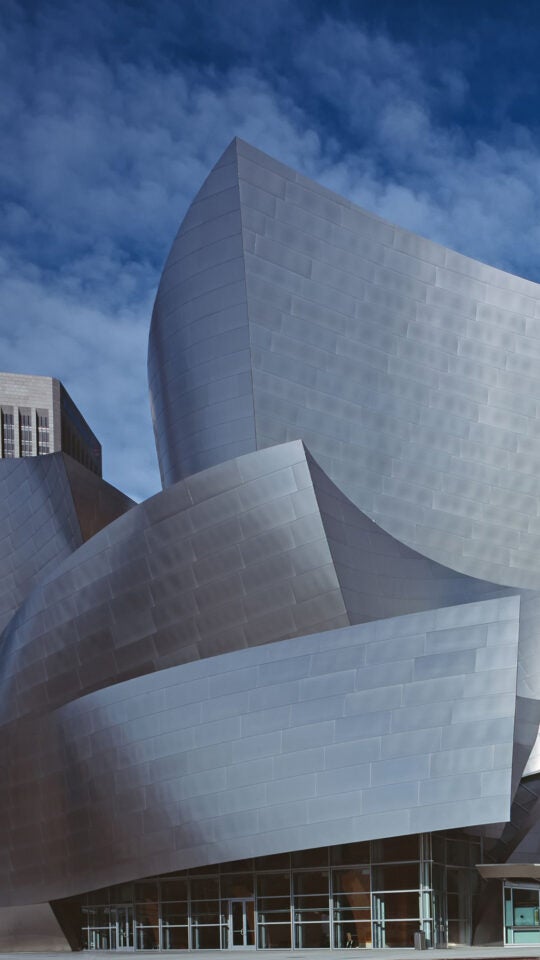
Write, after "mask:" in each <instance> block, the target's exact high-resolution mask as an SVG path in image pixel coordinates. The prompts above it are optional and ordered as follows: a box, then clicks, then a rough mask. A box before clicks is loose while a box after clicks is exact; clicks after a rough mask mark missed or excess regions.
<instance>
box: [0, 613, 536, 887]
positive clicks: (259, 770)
mask: <svg viewBox="0 0 540 960" xmlns="http://www.w3.org/2000/svg"><path fill="white" fill-rule="evenodd" d="M518 619H519V598H518V597H506V598H504V599H498V600H490V601H485V602H483V603H477V604H472V605H466V606H460V607H451V608H447V609H440V610H432V611H428V612H426V613H421V614H414V615H413V616H406V617H400V618H396V619H393V620H386V621H377V622H373V623H370V624H362V625H360V626H353V627H347V628H344V629H341V630H337V631H326V632H325V633H323V634H316V635H310V636H304V637H298V638H294V639H292V640H288V641H282V642H280V643H277V644H271V645H265V646H259V647H256V648H253V649H250V650H241V651H236V652H232V653H228V654H225V655H222V656H219V657H213V658H207V659H205V660H203V661H200V662H197V663H191V664H183V665H180V666H178V667H171V668H169V669H168V670H164V671H161V672H159V673H156V674H152V675H149V676H146V677H139V678H136V679H133V680H130V681H126V682H124V683H121V684H117V685H116V686H114V687H109V688H108V689H106V690H100V691H96V692H95V693H92V694H89V695H88V696H86V697H83V698H81V699H78V700H75V701H73V702H72V703H69V704H67V705H65V706H64V707H62V708H61V709H59V710H57V711H55V712H54V713H52V714H49V716H48V718H47V719H46V721H45V722H44V723H37V722H36V721H33V722H30V721H29V725H25V724H22V725H20V726H19V727H18V729H17V734H16V735H15V736H14V737H13V740H12V741H11V743H10V745H9V749H10V750H11V751H13V754H14V755H16V756H17V758H18V760H17V765H13V777H12V783H11V786H8V785H7V783H6V781H5V780H4V781H3V782H2V783H1V784H0V809H1V811H2V816H1V817H0V823H1V825H2V830H3V831H5V834H6V837H5V839H6V844H7V847H8V850H9V857H6V858H5V859H4V860H3V861H2V864H1V865H0V890H1V891H2V894H1V896H2V898H3V902H4V903H17V902H26V903H31V902H36V901H39V900H40V899H41V900H43V899H45V898H47V899H51V898H54V899H56V898H60V897H65V896H68V895H73V893H75V892H81V891H83V890H85V889H93V888H96V887H100V886H103V885H105V884H109V883H114V882H120V881H122V880H126V879H134V878H136V877H140V876H147V875H148V873H149V872H151V873H160V872H168V871H172V870H175V869H179V868H181V869H184V868H185V867H187V866H200V865H204V864H209V863H219V862H224V861H229V860H236V859H242V858H244V857H252V856H259V855H266V854H272V853H279V852H283V851H288V850H295V849H301V848H309V847H315V846H321V845H326V844H336V843H346V842H350V841H351V840H361V839H366V838H376V837H381V836H392V835H395V834H407V833H417V832H421V831H431V830H442V829H448V828H453V827H464V826H472V825H478V824H482V823H489V822H493V821H500V820H505V819H507V818H508V816H509V810H510V777H511V764H512V734H513V725H514V711H515V673H516V660H517V642H518ZM458 624H459V626H458ZM23 745H24V747H25V749H20V748H22V747H23ZM17 748H19V749H17ZM6 751H7V744H6V740H4V741H3V744H2V762H3V763H5V761H6V759H7V758H6ZM36 752H37V754H41V756H42V766H41V769H40V767H39V765H38V764H36V763H35V757H36ZM60 835H61V836H62V837H63V842H62V843H59V842H58V837H59V836H60ZM29 862H31V863H32V870H29V869H28V864H29Z"/></svg>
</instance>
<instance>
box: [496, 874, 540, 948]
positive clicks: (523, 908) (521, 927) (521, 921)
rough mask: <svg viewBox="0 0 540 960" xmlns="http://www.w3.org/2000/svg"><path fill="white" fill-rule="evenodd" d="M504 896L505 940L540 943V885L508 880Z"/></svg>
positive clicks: (505, 884)
mask: <svg viewBox="0 0 540 960" xmlns="http://www.w3.org/2000/svg"><path fill="white" fill-rule="evenodd" d="M503 898H504V942H505V943H506V944H513V943H540V885H539V884H538V883H509V882H506V883H504V885H503Z"/></svg>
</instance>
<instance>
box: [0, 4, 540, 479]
mask: <svg viewBox="0 0 540 960" xmlns="http://www.w3.org/2000/svg"><path fill="white" fill-rule="evenodd" d="M66 2H67V0H66ZM67 6H68V7H69V3H67ZM64 7H66V3H62V2H59V3H54V2H52V0H51V3H49V4H48V3H47V2H45V3H44V4H43V7H42V8H41V11H42V12H41V14H40V17H39V18H38V27H36V28H33V27H32V23H31V21H30V18H29V17H28V16H26V13H25V9H24V8H23V7H21V6H18V5H17V4H16V3H13V2H10V3H8V4H7V5H6V7H5V9H6V10H8V11H9V13H10V17H6V18H5V19H6V24H5V25H6V30H4V34H3V36H4V39H3V47H4V49H3V55H4V70H5V73H4V90H3V96H1V97H0V115H1V116H2V119H3V130H4V147H3V151H2V153H1V154H0V181H1V183H2V185H3V186H2V191H3V196H4V199H5V209H4V219H3V223H4V234H3V242H2V249H1V251H0V252H1V254H2V256H3V257H4V269H3V270H2V271H1V273H0V298H1V303H2V312H1V315H0V316H1V321H0V357H1V360H0V367H1V368H3V369H13V370H19V371H26V372H35V373H49V374H54V375H56V376H58V377H60V379H62V380H63V381H64V382H65V383H66V386H67V387H68V389H69V390H70V392H71V393H72V395H73V397H74V399H75V400H76V402H77V403H78V404H79V405H80V406H81V409H82V410H83V412H84V413H85V415H86V416H87V419H88V420H89V422H90V424H91V426H92V427H93V428H94V429H95V431H96V433H97V434H98V436H99V437H100V439H101V440H102V442H103V446H104V462H105V471H106V477H107V479H109V480H110V481H111V482H113V483H116V484H117V485H119V486H120V487H122V488H123V489H125V490H126V492H128V493H131V494H132V495H135V496H138V497H144V496H147V495H149V494H150V493H152V492H154V491H155V490H156V489H157V488H158V486H159V481H158V475H157V469H156V466H155V457H154V449H153V438H152V436H151V431H150V426H149V411H148V402H147V394H146V389H147V388H146V340H147V332H148V326H149V322H150V312H151V304H152V300H153V296H154V293H155V289H156V286H157V282H158V279H159V272H160V268H161V265H162V263H163V261H164V259H165V256H166V253H167V250H168V247H169V246H170V244H171V242H172V240H173V237H174V234H175V232H176V230H177V228H178V225H179V222H180V219H181V217H182V215H183V213H184V211H185V209H186V207H187V204H188V203H189V201H190V199H191V197H192V196H193V195H194V194H195V192H196V190H197V189H198V187H199V185H200V184H201V182H202V180H203V179H204V177H205V176H206V174H207V173H208V171H209V169H210V167H211V166H212V165H213V163H214V162H215V160H216V159H217V157H218V156H219V154H220V152H221V151H222V150H223V149H224V148H225V147H226V145H227V143H228V142H229V141H230V140H231V138H232V137H233V136H234V135H235V134H237V135H239V136H241V137H243V138H245V139H246V140H248V141H251V142H252V143H254V144H255V145H257V146H258V147H260V148H261V149H263V150H266V151H267V152H269V153H271V154H273V155H275V156H277V157H278V158H279V159H281V160H282V161H284V162H286V163H290V164H291V165H292V166H294V167H296V168H298V169H301V170H302V171H303V172H305V173H307V174H308V175H311V176H313V177H315V178H317V179H321V180H322V181H323V182H324V183H326V184H327V185H328V186H330V187H332V188H333V189H336V190H338V191H339V192H341V193H344V194H346V195H347V196H349V197H351V199H353V200H356V201H357V202H359V203H360V204H362V205H364V206H366V207H368V208H369V209H372V210H374V211H375V212H378V213H379V214H381V215H382V216H385V217H387V218H388V219H390V220H393V221H396V222H398V223H401V224H402V225H403V226H407V227H409V228H411V229H413V230H415V231H417V232H419V233H422V234H424V235H427V236H430V237H432V238H433V239H437V240H439V241H441V242H443V243H446V244H448V245H450V246H453V247H455V248H457V249H459V250H461V251H463V252H466V253H468V254H470V255H473V256H477V257H479V258H481V259H486V260H487V261H489V262H492V263H495V264H496V265H499V266H503V267H507V268H509V269H513V270H515V271H517V272H524V273H526V274H529V275H531V272H532V271H533V270H537V269H538V268H537V265H536V264H537V249H538V241H539V239H540V236H539V232H540V228H539V226H538V224H539V223H540V216H539V214H540V194H539V183H540V162H539V156H538V149H537V145H536V142H535V139H534V137H533V136H532V134H531V133H530V132H529V131H527V130H524V129H523V128H522V127H518V126H511V125H509V124H508V125H507V126H503V127H502V128H501V129H500V130H498V131H494V132H493V136H492V139H491V141H489V140H488V138H487V136H485V135H484V138H483V139H478V138H475V136H473V135H471V133H470V132H469V131H467V129H462V128H460V126H459V125H458V123H457V120H456V117H457V116H458V115H459V110H460V108H461V107H463V106H464V105H466V100H467V96H468V80H467V77H466V75H465V73H464V71H463V70H460V69H459V65H456V64H455V63H453V64H451V65H449V66H445V65H443V66H442V67H441V68H440V69H436V68H434V66H433V63H431V62H430V64H429V69H428V67H427V66H426V62H425V58H424V57H423V52H422V49H421V48H420V47H417V48H413V47H411V46H410V45H407V44H404V43H396V42H395V41H392V40H391V39H389V37H388V36H387V35H385V34H384V33H379V34H377V33H375V32H374V31H373V30H370V31H368V30H367V29H365V28H363V27H362V26H359V25H358V24H353V23H341V22H338V21H337V20H333V19H332V18H330V17H327V18H326V19H325V20H324V22H319V23H315V24H312V23H311V21H308V20H307V19H302V13H301V7H300V6H299V5H298V6H296V7H295V8H294V9H293V11H292V13H293V15H292V16H289V14H290V12H291V10H290V5H287V4H285V5H283V4H270V5H269V6H268V10H267V12H268V25H269V29H270V32H271V35H272V37H273V38H274V41H275V40H276V37H277V38H278V39H279V38H280V36H281V37H282V38H283V41H282V42H283V45H284V46H285V47H286V46H287V43H289V49H291V50H294V58H291V61H290V64H289V67H288V70H287V71H286V72H285V73H284V72H283V62H284V60H285V59H286V58H285V57H284V55H282V54H281V55H278V54H279V51H278V50H277V49H274V50H272V49H270V48H269V47H268V46H266V47H265V45H264V31H263V30H262V29H261V19H260V16H259V18H255V20H256V23H255V20H254V16H253V11H252V12H251V14H249V15H248V13H247V12H246V11H247V9H248V7H249V5H247V6H246V5H245V4H244V3H243V2H242V3H239V4H238V7H237V10H236V13H237V16H236V17H235V16H233V17H230V16H228V17H227V18H224V17H220V16H219V15H216V17H215V19H212V18H211V13H212V10H214V12H217V14H219V10H220V4H219V3H218V4H217V6H216V5H215V4H214V5H212V4H210V5H209V12H208V22H207V25H206V29H207V31H208V37H209V38H210V34H211V31H212V30H214V31H218V34H219V31H221V34H222V36H223V42H224V45H225V46H226V47H227V50H228V54H227V56H228V58H229V60H228V62H227V63H226V64H225V66H223V65H221V66H220V67H219V69H218V67H217V66H215V65H214V66H213V65H211V64H209V63H204V62H199V63H198V64H195V63H193V62H189V63H188V62H187V61H184V62H183V61H182V60H180V59H178V58H177V54H176V53H174V50H173V48H174V44H173V43H172V42H171V50H173V52H168V48H167V42H168V40H169V36H168V34H166V33H165V30H167V31H169V32H170V33H171V36H172V39H174V29H175V25H176V29H178V30H181V29H184V30H185V29H188V27H189V24H188V23H187V22H186V21H187V20H188V19H189V16H188V14H189V4H188V5H187V7H184V6H183V5H181V7H180V8H178V9H177V8H176V6H175V5H169V4H166V3H165V4H164V6H163V15H164V18H165V20H166V25H165V26H164V28H163V29H162V32H161V33H160V28H159V23H157V24H156V23H154V22H153V21H152V19H151V16H150V14H151V12H152V11H150V8H149V7H148V10H146V5H145V4H141V5H140V7H138V6H137V5H136V8H137V10H136V11H135V9H134V8H133V7H132V6H131V5H127V6H124V5H123V4H121V3H119V4H118V5H115V4H108V3H105V2H103V0H99V2H97V3H96V4H95V5H92V17H90V15H89V14H88V13H84V12H83V13H82V14H81V21H80V24H79V26H78V33H77V43H74V42H70V39H69V30H68V26H66V18H65V17H62V12H63V8H64ZM77 9H79V8H77ZM130 9H131V10H132V11H133V17H135V16H136V14H137V16H138V17H139V20H137V24H136V26H137V29H138V30H139V33H138V34H137V33H133V35H131V34H130V33H129V22H127V21H126V22H125V23H123V22H122V18H124V19H125V18H126V17H127V16H128V13H127V12H126V11H129V10H130ZM250 9H251V8H250ZM265 9H266V8H265ZM73 10H74V8H72V14H73ZM270 10H271V11H272V13H271V15H270V12H269V11H270ZM118 11H119V12H118ZM145 11H146V13H145ZM47 14H49V16H47ZM1 16H2V13H1V11H0V17H1ZM171 24H172V26H171ZM121 27H125V34H126V37H125V38H124V39H122V41H121V42H120V40H118V39H116V40H115V41H114V42H115V43H116V45H117V56H116V57H115V56H113V55H112V53H113V52H114V43H113V41H112V40H111V37H112V38H114V37H117V36H120V33H121V30H120V28H121ZM134 29H135V27H134ZM287 29H289V31H290V32H292V34H293V36H292V39H291V38H290V37H289V35H288V34H287V32H286V31H287ZM214 39H215V38H214ZM250 40H252V41H253V44H252V45H253V51H254V52H253V54H252V55H250ZM1 42H2V41H0V43H1ZM145 44H147V46H145ZM160 44H161V46H160ZM235 45H236V47H237V49H238V51H241V52H242V65H239V64H238V63H236V62H235V61H234V57H232V59H231V50H232V51H234V47H235ZM203 50H204V35H203V36H201V51H203ZM278 63H279V64H280V67H279V70H278ZM30 64H32V69H30ZM442 107H444V108H445V109H441V108H442ZM445 110H446V112H445ZM443 115H444V116H446V117H447V119H446V120H444V121H443V120H442V119H441V116H443ZM448 116H450V117H454V120H452V121H450V120H449V119H448Z"/></svg>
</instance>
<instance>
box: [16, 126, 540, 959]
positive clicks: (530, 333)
mask: <svg viewBox="0 0 540 960" xmlns="http://www.w3.org/2000/svg"><path fill="white" fill-rule="evenodd" d="M148 370H149V387H150V400H151V406H152V414H153V421H154V428H155V438H156V445H157V452H158V458H159V463H160V469H161V476H162V481H163V491H162V492H161V493H158V494H157V495H156V496H154V497H152V498H150V499H149V500H147V501H146V502H144V503H141V504H136V505H135V504H133V503H132V502H131V501H129V500H127V498H124V497H122V495H121V494H120V493H119V492H118V491H115V490H114V489H113V488H111V487H110V486H109V485H107V484H106V483H105V482H104V481H103V480H101V478H100V476H99V475H97V473H96V471H94V472H92V470H91V469H90V467H89V465H88V463H89V462H90V461H88V463H85V462H77V457H76V456H74V455H73V451H74V450H76V449H78V448H76V447H72V448H71V453H70V452H66V451H65V450H64V451H63V450H62V449H61V448H58V449H57V450H56V451H50V452H47V450H44V449H42V450H41V452H40V450H38V449H34V448H33V447H31V446H30V441H29V440H28V434H29V431H30V429H31V426H32V418H33V414H31V413H28V412H24V411H23V413H22V414H21V413H20V409H22V408H19V418H20V417H21V416H22V417H23V419H22V420H21V419H19V421H17V411H16V410H15V412H13V410H12V411H11V412H9V411H8V412H7V413H6V418H7V419H6V418H4V420H3V421H2V422H3V423H4V427H3V429H4V430H5V431H6V430H7V433H5V436H4V435H3V437H2V440H3V441H4V440H6V442H7V441H8V440H9V441H10V442H11V440H13V436H14V435H15V434H16V433H17V429H18V428H17V423H19V427H20V431H23V432H24V431H26V440H25V442H26V448H25V451H26V454H27V455H26V456H21V457H20V458H17V455H16V454H15V455H14V454H13V452H11V453H10V450H12V448H10V447H9V445H8V447H6V450H7V453H6V455H5V456H3V457H2V458H1V459H0V492H1V497H0V515H1V518H2V523H1V533H0V537H1V539H2V547H3V550H2V554H1V559H0V617H1V621H0V629H2V631H3V633H2V640H1V645H0V689H1V697H0V762H1V766H2V770H3V771H4V772H5V775H4V776H3V778H2V780H1V781H0V812H1V816H0V824H1V831H2V847H3V854H2V857H1V858H0V897H1V901H0V947H2V948H3V949H6V948H8V947H9V948H10V949H17V948H19V949H29V948H30V947H32V946H34V947H35V946H36V945H39V946H40V947H43V946H48V947H53V946H54V947H56V948H63V949H66V950H69V949H74V950H76V949H84V948H89V949H97V950H99V949H107V950H111V949H119V950H120V949H124V950H125V949H135V950H138V949H143V950H150V949H155V950H158V951H182V950H192V951H196V950H198V949H203V950H210V949H229V950H233V951H234V950H236V949H241V948H246V947H252V948H257V949H260V950H262V951H264V950H265V949H268V948H286V949H288V950H296V949H298V950H307V949H309V948H324V947H327V948H342V947H343V948H347V947H354V948H355V949H362V948H370V947H374V948H376V947H400V948H404V947H411V946H413V943H414V942H415V939H416V945H417V946H421V945H423V943H424V941H425V943H426V944H427V946H446V945H448V944H456V943H459V944H470V943H477V944H479V943H484V944H485V943H496V942H499V943H507V944H522V943H540V863H539V862H540V738H538V743H537V737H538V731H539V724H540V286H539V285H537V284H535V283H532V282H529V281H527V280H523V279H520V278H518V277H514V276H511V275H509V274H507V273H504V272H502V271H500V270H497V269H494V268H492V267H489V266H486V265H484V264H481V263H478V262H476V261H474V260H471V259H469V258H468V257H464V256H461V255H460V254H457V253H454V252H452V251H451V250H447V249H445V248H443V247H441V246H439V245H437V244H435V243H432V242H430V241H428V240H425V239H422V238H421V237H418V236H415V235H414V234H412V233H410V232H407V231H406V230H403V229H401V228H400V227H398V226H394V225H392V224H391V223H387V222H385V221H383V220H381V219H379V218H377V217H375V216H373V215H371V214H369V213H366V212H365V211H363V210H361V209H359V208H358V207H356V206H354V205H353V204H352V203H350V202H349V201H347V200H345V199H343V198H342V197H339V196H337V195H335V194H334V193H331V192H330V191H328V190H326V189H325V188H323V187H321V186H319V185H318V184H316V183H313V182H312V181H311V180H308V179H307V178H306V177H304V176H302V175H300V174H298V173H296V172H295V171H294V170H291V169H289V168H288V167H285V166H283V165H282V164H281V163H278V162H277V161H275V160H273V159H271V158H270V157H268V156H266V155H265V154H263V153H261V152H260V151H258V150H256V149H254V148H253V147H251V146H249V145H248V144H246V143H244V142H242V141H239V140H234V141H233V142H232V143H231V145H230V146H229V147H228V149H227V150H226V151H225V153H224V154H223V156H222V157H221V159H220V160H219V161H218V162H217V164H216V166H215V167H214V168H213V170H212V171H211V172H210V174H209V176H208V178H207V180H206V181H205V183H204V184H203V186H202V187H201V189H200V191H199V193H198V194H197V196H196V197H195V199H194V201H193V203H192V204H191V206H190V208H189V210H188V212H187V214H186V216H185V219H184V221H183V223H182V225H181V227H180V230H179V232H178V235H177V237H176V239H175V241H174V243H173V246H172V249H171V252H170V254H169V257H168V260H167V262H166V265H165V269H164V271H163V275H162V278H161V282H160V285H159V289H158V291H157V297H156V302H155V307H154V313H153V318H152V324H151V330H150V345H149V359H148ZM12 406H16V404H15V405H13V404H12ZM6 409H7V408H6ZM25 409H26V408H25ZM29 409H30V408H29ZM40 409H41V408H40ZM9 417H11V420H10V419H9ZM25 417H26V421H25V420H24V418H25ZM39 417H41V418H42V419H41V427H40V421H39ZM44 418H45V419H46V414H45V413H44V412H41V413H39V411H38V423H37V425H38V429H41V430H42V431H43V430H44V429H45V428H44V426H43V424H44V422H45V419H44ZM10 431H11V433H10ZM21 437H22V433H21ZM42 439H43V438H42ZM22 444H23V440H22V439H21V447H20V450H21V452H22V451H23V446H22ZM79 459H80V458H79ZM96 462H97V461H96Z"/></svg>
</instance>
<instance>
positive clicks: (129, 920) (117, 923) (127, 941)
mask: <svg viewBox="0 0 540 960" xmlns="http://www.w3.org/2000/svg"><path fill="white" fill-rule="evenodd" d="M111 934H112V936H111V944H112V942H113V937H114V936H116V949H117V950H133V909H132V908H131V907H111Z"/></svg>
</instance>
